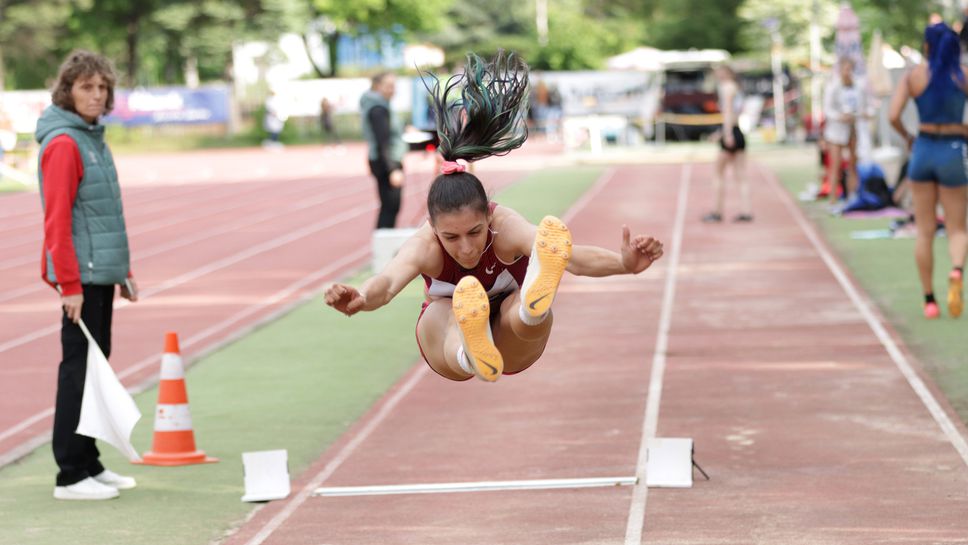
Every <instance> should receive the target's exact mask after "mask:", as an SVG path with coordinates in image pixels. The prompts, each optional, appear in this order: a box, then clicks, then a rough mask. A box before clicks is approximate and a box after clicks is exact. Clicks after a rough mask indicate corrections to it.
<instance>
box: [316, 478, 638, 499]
mask: <svg viewBox="0 0 968 545" xmlns="http://www.w3.org/2000/svg"><path fill="white" fill-rule="evenodd" d="M633 484H635V477H591V478H584V479H533V480H519V481H479V482H467V483H426V484H389V485H373V486H333V487H323V488H317V489H316V490H314V491H313V496H327V497H342V496H389V495H394V494H444V493H449V492H500V491H507V490H553V489H558V488H596V487H606V486H630V485H633Z"/></svg>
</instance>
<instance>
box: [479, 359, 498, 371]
mask: <svg viewBox="0 0 968 545" xmlns="http://www.w3.org/2000/svg"><path fill="white" fill-rule="evenodd" d="M477 361H479V362H481V363H483V364H484V365H486V366H487V368H488V369H490V370H491V374H492V375H496V374H497V367H494V366H493V365H491V364H490V363H487V362H486V361H484V360H483V359H481V358H477Z"/></svg>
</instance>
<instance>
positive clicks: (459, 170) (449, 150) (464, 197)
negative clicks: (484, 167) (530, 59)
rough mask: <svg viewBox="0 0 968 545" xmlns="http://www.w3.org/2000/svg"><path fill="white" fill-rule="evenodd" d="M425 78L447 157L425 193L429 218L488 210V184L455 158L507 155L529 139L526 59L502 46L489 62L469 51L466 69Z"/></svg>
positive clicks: (424, 81)
mask: <svg viewBox="0 0 968 545" xmlns="http://www.w3.org/2000/svg"><path fill="white" fill-rule="evenodd" d="M428 79H429V80H431V81H432V84H428V82H427V80H428ZM423 83H424V86H426V87H427V91H429V92H430V97H431V100H432V101H433V104H432V107H433V110H434V114H435V116H436V119H437V134H438V136H439V138H440V145H439V146H438V148H437V150H438V151H439V152H440V154H441V155H442V156H443V158H444V163H443V169H442V172H443V173H442V174H441V175H440V176H437V178H436V179H435V180H434V183H433V184H432V185H431V186H430V191H429V192H428V193H427V212H428V213H429V215H430V221H431V223H433V222H434V221H435V219H436V218H437V216H438V215H439V214H442V213H450V212H458V211H460V210H461V209H463V208H464V207H470V208H471V209H472V210H477V211H479V212H481V213H483V214H487V211H488V198H487V193H486V192H485V190H484V186H483V185H482V184H481V181H480V180H479V179H478V178H477V176H474V175H473V174H471V173H470V172H466V170H465V167H464V164H462V163H458V162H457V160H458V159H460V160H462V161H466V162H472V161H476V160H478V159H483V158H485V157H491V156H495V155H505V154H507V153H510V152H511V150H514V149H517V148H519V147H521V144H524V141H525V140H527V138H528V127H527V112H528V65H527V64H525V62H524V61H523V60H521V58H520V57H518V56H517V55H515V54H514V53H505V52H504V51H498V53H497V55H496V56H495V57H494V58H493V59H492V60H491V61H490V62H486V61H484V60H483V59H481V58H480V57H478V56H477V55H475V54H473V53H471V54H469V55H467V64H466V65H465V67H464V73H463V74H457V75H454V76H451V77H450V78H448V79H447V81H446V82H444V83H443V85H441V82H440V80H439V79H438V78H437V76H435V75H433V74H426V75H425V77H424V78H423Z"/></svg>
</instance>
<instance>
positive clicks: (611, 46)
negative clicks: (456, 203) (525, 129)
mask: <svg viewBox="0 0 968 545" xmlns="http://www.w3.org/2000/svg"><path fill="white" fill-rule="evenodd" d="M547 4H548V40H547V43H546V44H544V45H542V44H540V43H539V39H538V33H537V29H536V22H535V1H534V0H526V1H521V0H488V1H480V2H463V1H458V0H352V1H348V0H137V1H133V0H0V78H2V79H3V84H4V86H5V87H6V88H21V89H25V88H41V87H44V86H46V85H47V84H48V83H49V81H50V80H51V79H52V78H53V76H54V75H55V73H56V70H57V66H58V65H59V63H60V61H61V59H63V57H64V56H65V55H66V54H67V53H68V52H69V51H70V50H71V49H74V48H77V47H84V48H88V49H92V50H95V51H98V52H101V53H104V54H105V55H107V56H108V57H110V58H111V59H113V60H114V61H115V63H116V65H117V66H118V69H119V72H120V74H121V76H122V77H121V83H122V84H123V85H157V84H174V83H183V82H184V81H185V77H186V76H185V74H186V72H191V71H192V69H194V68H195V67H197V73H198V75H199V76H200V78H201V79H202V80H203V81H205V80H214V79H224V78H227V77H230V75H231V59H232V47H233V44H235V43H238V42H240V41H245V40H256V39H257V40H266V41H273V40H275V39H276V38H277V37H278V36H279V35H280V34H281V33H283V32H296V33H299V34H302V35H303V36H308V35H309V33H312V32H321V33H324V34H325V37H326V39H327V41H328V43H329V44H330V46H331V48H330V50H331V56H332V60H333V61H334V62H331V66H332V67H333V68H334V70H335V69H336V65H335V59H336V53H337V52H336V49H335V48H336V45H337V43H338V41H339V37H340V35H343V34H352V35H355V34H358V33H367V32H376V31H381V32H390V33H393V34H395V35H396V36H398V37H401V38H403V39H405V40H406V41H409V42H415V41H425V42H429V43H434V44H436V45H439V46H440V47H442V48H443V49H444V50H445V52H446V56H447V60H448V63H449V64H451V65H453V64H456V63H459V62H461V61H462V59H463V58H464V55H465V54H466V53H467V52H468V51H475V52H477V53H479V54H482V55H490V54H493V53H494V52H495V51H497V49H501V48H503V49H509V50H515V51H518V52H519V53H520V54H521V55H522V56H523V57H524V58H526V59H527V60H528V62H529V63H530V64H531V65H532V66H533V67H535V68H537V69H554V70H557V69H581V68H599V67H601V66H602V64H603V61H604V59H606V58H607V57H608V56H610V55H614V54H617V53H620V52H623V51H626V50H628V49H631V48H633V47H636V46H640V45H649V46H653V47H659V48H666V49H688V48H721V49H727V50H729V51H731V52H732V53H734V54H741V55H753V56H756V55H763V56H765V55H766V54H768V52H769V46H770V35H769V32H768V30H767V29H766V28H765V27H764V24H763V22H764V21H766V20H768V19H775V20H776V21H777V22H778V23H779V27H778V31H779V33H780V36H781V37H782V38H783V42H784V46H785V49H786V51H787V52H788V58H792V59H793V60H795V61H804V62H805V60H806V59H807V58H808V56H809V48H808V45H809V43H808V41H809V32H808V28H809V25H810V22H811V20H812V19H813V17H814V14H813V6H814V5H816V6H818V8H819V9H818V15H817V17H818V20H819V21H820V23H821V28H822V29H823V39H824V45H825V46H826V49H827V50H828V51H829V50H830V49H831V48H832V42H833V36H834V30H833V24H834V21H835V20H836V15H837V10H838V8H839V4H840V0H716V1H711V0H547ZM852 4H853V6H854V9H855V11H856V12H857V14H858V16H859V18H860V20H861V33H862V36H863V37H864V40H865V43H867V40H869V37H870V34H871V33H872V31H873V30H874V29H875V28H877V29H880V30H881V32H882V34H883V36H884V39H885V41H886V42H887V43H890V44H893V45H895V46H899V45H905V44H906V45H910V46H915V47H917V46H919V45H920V41H921V32H922V31H923V28H924V24H926V23H927V18H928V14H929V13H931V12H935V11H937V12H941V13H943V14H944V15H946V16H947V17H949V18H951V17H955V16H957V14H955V13H952V12H951V9H953V8H951V6H953V5H954V3H952V2H951V1H950V0H853V1H852ZM945 9H949V11H948V12H945V11H944V10H945ZM327 75H329V74H327Z"/></svg>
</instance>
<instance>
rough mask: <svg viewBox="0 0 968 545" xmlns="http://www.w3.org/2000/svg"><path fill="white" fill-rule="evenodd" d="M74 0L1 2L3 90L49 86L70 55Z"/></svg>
mask: <svg viewBox="0 0 968 545" xmlns="http://www.w3.org/2000/svg"><path fill="white" fill-rule="evenodd" d="M71 3H72V2H71V0H19V1H18V0H0V89H4V88H10V89H31V88H40V87H45V86H46V84H47V82H48V80H50V79H51V78H52V77H53V76H54V74H55V73H56V71H57V67H58V66H59V64H60V62H61V60H62V57H63V56H64V55H65V54H66V53H67V47H65V44H66V43H69V40H67V36H68V35H69V33H68V31H67V29H66V26H67V21H68V19H69V17H70V15H71Z"/></svg>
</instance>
